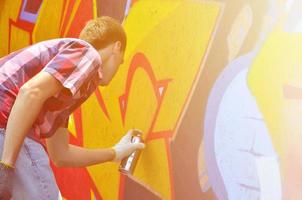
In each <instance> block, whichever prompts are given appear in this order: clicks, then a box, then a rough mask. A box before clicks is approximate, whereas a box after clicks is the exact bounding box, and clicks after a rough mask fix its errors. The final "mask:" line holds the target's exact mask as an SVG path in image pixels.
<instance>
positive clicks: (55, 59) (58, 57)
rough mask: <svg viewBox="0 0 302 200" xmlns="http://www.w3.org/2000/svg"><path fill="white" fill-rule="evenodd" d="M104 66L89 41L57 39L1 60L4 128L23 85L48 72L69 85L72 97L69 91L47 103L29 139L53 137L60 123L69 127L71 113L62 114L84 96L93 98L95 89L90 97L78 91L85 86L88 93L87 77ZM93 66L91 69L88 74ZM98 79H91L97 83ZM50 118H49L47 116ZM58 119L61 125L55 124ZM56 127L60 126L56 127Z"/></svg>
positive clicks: (1, 121)
mask: <svg viewBox="0 0 302 200" xmlns="http://www.w3.org/2000/svg"><path fill="white" fill-rule="evenodd" d="M83 60H86V61H87V60H91V62H90V63H87V62H85V63H83ZM100 63H101V62H100V58H99V55H98V54H97V51H96V50H95V49H94V48H93V47H92V46H91V45H89V44H88V43H87V42H85V41H83V40H79V39H75V38H63V39H53V40H48V41H44V42H40V43H37V44H34V45H32V46H29V47H27V48H24V49H21V50H19V51H16V52H13V53H11V54H9V55H7V56H6V57H3V58H1V59H0V127H3V128H5V127H6V123H7V120H8V117H9V113H10V111H11V108H12V106H13V104H14V102H15V99H16V97H17V94H18V92H19V89H20V88H21V86H22V85H23V84H24V83H26V82H27V81H28V80H29V79H31V78H32V77H33V76H35V75H36V74H37V73H39V72H40V71H46V72H48V73H50V74H52V75H53V76H54V77H55V78H56V79H59V81H60V82H62V84H64V83H65V86H64V85H63V86H64V87H65V88H67V89H69V90H70V91H69V92H70V93H71V95H70V93H69V94H68V92H67V93H66V92H62V93H60V94H58V95H56V96H55V97H53V98H50V99H49V100H48V101H47V102H46V103H45V106H44V109H42V111H41V113H40V116H39V117H38V119H37V121H36V123H35V124H34V127H33V129H32V130H31V133H30V134H29V136H30V137H32V138H34V139H37V138H38V137H39V136H41V134H44V136H45V134H52V129H53V128H52V126H53V127H57V126H58V123H59V121H60V123H62V121H64V123H65V124H66V123H67V122H66V120H68V116H67V115H69V114H70V112H66V114H65V115H64V116H63V115H62V111H63V110H64V109H66V108H67V107H68V105H71V104H76V103H79V102H76V99H77V101H78V100H79V99H80V98H82V97H83V96H87V95H90V94H91V92H92V91H93V89H95V88H93V89H91V91H88V94H86V95H84V94H81V93H80V92H78V90H79V88H80V87H84V86H85V89H86V92H87V83H88V80H86V79H87V76H91V75H92V74H97V73H90V72H91V71H92V70H95V68H96V67H97V66H99V65H100ZM90 65H91V66H90ZM89 67H90V68H91V69H90V70H89V71H88V68H89ZM85 68H87V69H85ZM65 74H66V76H67V74H68V76H69V80H67V81H66V80H65V79H64V75H65ZM83 75H86V77H85V78H86V79H85V80H84V79H83V80H80V79H79V78H78V77H80V76H83ZM70 77H73V78H70ZM96 78H97V77H95V78H94V79H90V80H95V81H97V80H96ZM85 83H86V84H85ZM80 102H82V101H80ZM47 115H49V116H48V117H47ZM45 119H46V120H45ZM55 120H57V121H58V122H57V123H55ZM50 124H51V125H50ZM54 124H57V125H56V126H54ZM43 126H44V128H43ZM43 129H44V130H43ZM42 132H43V133H42Z"/></svg>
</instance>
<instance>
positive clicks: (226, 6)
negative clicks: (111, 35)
mask: <svg viewBox="0 0 302 200" xmlns="http://www.w3.org/2000/svg"><path fill="white" fill-rule="evenodd" d="M0 9H1V13H0V41H1V46H0V55H1V56H4V55H6V54H8V53H10V52H12V51H15V50H17V49H20V48H22V47H25V46H28V45H31V44H34V43H37V42H39V41H42V40H47V39H52V38H58V37H77V36H78V35H79V32H80V30H81V29H82V28H83V26H84V25H85V22H86V21H87V20H89V19H92V18H96V17H98V16H100V15H109V16H112V17H114V18H116V19H118V20H119V21H120V22H121V23H123V26H124V28H125V30H126V33H127V40H128V41H127V43H128V46H127V48H126V52H125V62H124V64H123V65H122V66H121V67H120V70H119V72H118V73H117V75H116V77H115V78H114V79H113V81H112V83H111V84H110V85H109V86H107V87H99V88H98V89H97V90H96V91H95V92H94V94H93V95H91V97H90V98H89V99H88V100H87V101H86V102H85V103H84V104H83V105H82V106H81V107H80V108H78V109H77V110H76V111H75V112H74V113H73V114H72V116H71V117H70V121H69V127H68V129H69V132H70V142H71V143H72V144H76V145H79V146H82V147H87V148H101V147H110V146H112V145H114V144H115V143H116V142H117V141H118V140H119V139H120V137H121V136H122V135H124V133H125V132H126V131H127V130H128V129H131V128H138V129H141V130H142V131H143V132H144V135H143V137H144V140H145V143H146V145H147V146H146V148H145V149H144V150H143V152H142V154H141V156H140V159H139V161H138V164H137V167H136V169H135V171H134V174H133V176H125V175H123V174H121V173H119V171H118V167H119V164H118V163H105V164H102V165H95V166H92V167H88V168H56V167H55V166H52V167H53V170H54V172H55V175H56V180H57V183H58V185H59V188H60V191H61V194H62V199H66V200H88V199H89V200H90V199H91V200H93V199H98V200H99V199H105V200H114V199H120V200H123V199H124V200H136V199H137V200H142V199H144V200H158V199H169V200H170V199H171V200H174V199H179V200H182V199H190V200H193V199H205V200H214V199H251V200H252V199H274V200H276V199H301V198H302V192H301V187H302V172H301V167H302V162H301V160H302V149H301V144H302V143H301V141H302V135H301V130H302V129H301V126H300V124H301V122H300V119H301V117H300V116H301V115H302V104H301V102H302V101H301V99H302V81H301V80H302V79H301V74H302V67H301V64H302V56H301V55H300V54H301V52H302V21H301V20H300V19H302V16H301V15H302V14H301V13H302V12H301V11H302V3H301V1H299V0H236V1H233V0H224V1H223V0H192V1H187V0H173V1H166V0H152V1H151V0H115V1H111V0H15V1H9V0H2V1H0Z"/></svg>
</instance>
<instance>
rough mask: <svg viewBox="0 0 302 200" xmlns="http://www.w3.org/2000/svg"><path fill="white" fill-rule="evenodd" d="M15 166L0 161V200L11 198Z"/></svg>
mask: <svg viewBox="0 0 302 200" xmlns="http://www.w3.org/2000/svg"><path fill="white" fill-rule="evenodd" d="M13 174H14V168H13V167H10V166H8V165H5V164H4V163H1V162H0V200H10V198H11V193H12V182H13Z"/></svg>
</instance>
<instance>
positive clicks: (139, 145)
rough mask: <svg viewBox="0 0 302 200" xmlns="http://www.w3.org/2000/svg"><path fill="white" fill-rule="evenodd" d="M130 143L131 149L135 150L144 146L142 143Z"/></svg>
mask: <svg viewBox="0 0 302 200" xmlns="http://www.w3.org/2000/svg"><path fill="white" fill-rule="evenodd" d="M131 145H132V149H133V150H136V149H143V148H145V146H146V145H145V144H144V143H133V144H131Z"/></svg>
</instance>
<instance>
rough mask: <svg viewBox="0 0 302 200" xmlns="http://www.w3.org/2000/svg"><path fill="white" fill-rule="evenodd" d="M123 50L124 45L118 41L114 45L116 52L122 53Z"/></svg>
mask: <svg viewBox="0 0 302 200" xmlns="http://www.w3.org/2000/svg"><path fill="white" fill-rule="evenodd" d="M121 50H122V43H121V41H116V42H115V43H114V45H113V51H114V52H120V51H121Z"/></svg>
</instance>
